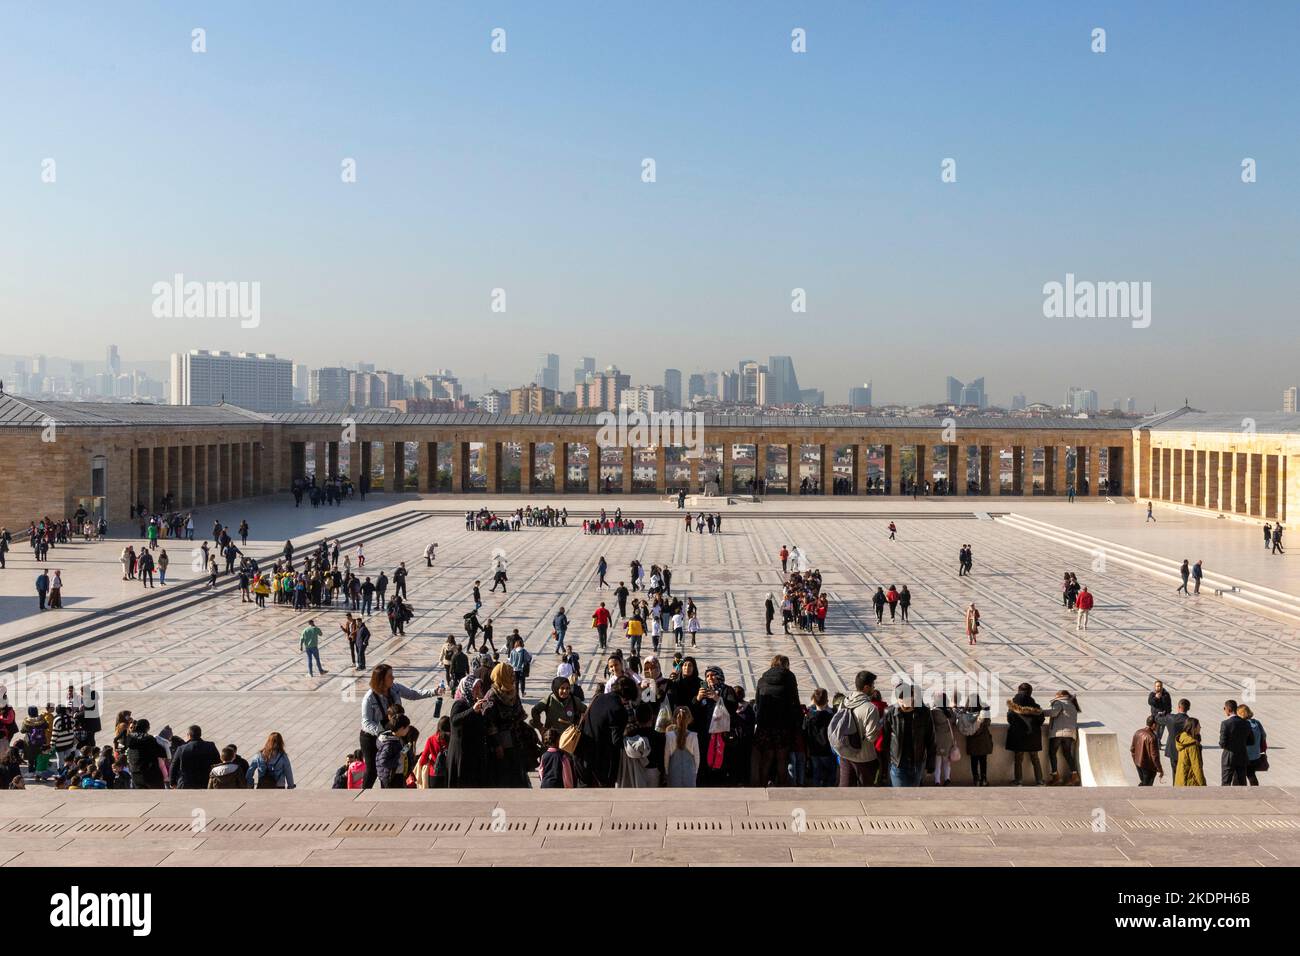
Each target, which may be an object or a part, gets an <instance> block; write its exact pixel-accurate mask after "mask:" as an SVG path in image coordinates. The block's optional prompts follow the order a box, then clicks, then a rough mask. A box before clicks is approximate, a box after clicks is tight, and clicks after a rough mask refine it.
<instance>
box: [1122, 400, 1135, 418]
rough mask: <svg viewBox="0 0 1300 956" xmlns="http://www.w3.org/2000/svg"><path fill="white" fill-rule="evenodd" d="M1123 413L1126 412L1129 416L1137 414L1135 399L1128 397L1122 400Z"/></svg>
mask: <svg viewBox="0 0 1300 956" xmlns="http://www.w3.org/2000/svg"><path fill="white" fill-rule="evenodd" d="M1124 411H1126V412H1128V413H1129V414H1130V415H1132V414H1134V413H1136V412H1137V399H1135V398H1133V397H1131V396H1130V397H1129V398H1126V399H1125V400H1124Z"/></svg>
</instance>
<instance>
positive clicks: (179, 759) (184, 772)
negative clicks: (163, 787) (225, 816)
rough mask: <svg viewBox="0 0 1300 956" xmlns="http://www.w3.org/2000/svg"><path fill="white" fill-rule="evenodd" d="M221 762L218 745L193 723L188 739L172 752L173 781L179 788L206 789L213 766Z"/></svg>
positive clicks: (173, 784) (174, 785)
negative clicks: (204, 735) (204, 736)
mask: <svg viewBox="0 0 1300 956" xmlns="http://www.w3.org/2000/svg"><path fill="white" fill-rule="evenodd" d="M219 763H221V754H220V753H219V752H218V751H217V745H216V744H214V743H213V742H212V741H210V740H204V739H203V731H202V730H201V729H200V728H199V726H198V724H193V725H191V727H190V729H189V735H188V739H187V740H186V741H185V743H183V744H181V745H180V746H179V747H177V748H176V752H175V753H174V754H172V762H171V781H172V786H173V787H175V788H177V789H178V790H206V789H207V788H208V778H209V777H210V776H211V774H212V768H213V767H215V766H216V765H217V764H219Z"/></svg>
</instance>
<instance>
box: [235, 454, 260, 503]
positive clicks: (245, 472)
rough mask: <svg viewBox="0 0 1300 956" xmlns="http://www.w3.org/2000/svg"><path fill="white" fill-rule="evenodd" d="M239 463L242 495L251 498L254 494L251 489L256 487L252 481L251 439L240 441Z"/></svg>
mask: <svg viewBox="0 0 1300 956" xmlns="http://www.w3.org/2000/svg"><path fill="white" fill-rule="evenodd" d="M239 464H240V473H241V476H242V481H243V494H244V497H245V498H251V497H252V496H253V494H254V491H253V489H254V488H255V487H256V485H255V484H254V481H253V443H252V442H251V441H246V442H242V443H241V444H240V446H239Z"/></svg>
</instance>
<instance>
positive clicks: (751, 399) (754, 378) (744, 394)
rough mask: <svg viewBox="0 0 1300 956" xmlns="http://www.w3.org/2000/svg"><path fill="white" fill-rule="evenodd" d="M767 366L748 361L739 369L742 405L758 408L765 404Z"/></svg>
mask: <svg viewBox="0 0 1300 956" xmlns="http://www.w3.org/2000/svg"><path fill="white" fill-rule="evenodd" d="M767 379H768V373H767V366H766V365H760V364H758V363H757V362H755V361H752V360H751V361H748V362H746V363H745V364H744V365H742V366H741V367H740V398H739V399H738V401H740V403H741V404H743V405H757V406H759V407H760V408H761V407H763V406H764V405H766V404H767V403H768V402H767Z"/></svg>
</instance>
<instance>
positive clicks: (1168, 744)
mask: <svg viewBox="0 0 1300 956" xmlns="http://www.w3.org/2000/svg"><path fill="white" fill-rule="evenodd" d="M1191 709H1192V702H1191V701H1190V700H1188V699H1187V698H1186V697H1183V698H1180V699H1179V701H1178V709H1177V710H1176V711H1174V712H1173V713H1171V714H1165V715H1164V716H1161V715H1159V714H1157V715H1155V720H1156V723H1157V724H1159V725H1160V726H1161V727H1167V728H1169V739H1168V740H1167V741H1165V756H1166V757H1168V758H1169V766H1170V767H1172V768H1173V771H1174V776H1175V778H1176V777H1177V775H1178V737H1179V735H1180V734H1182V732H1183V728H1184V727H1186V726H1187V722H1188V721H1189V720H1192V719H1193V718H1192V717H1190V716H1188V713H1187V712H1188V711H1189V710H1191Z"/></svg>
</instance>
